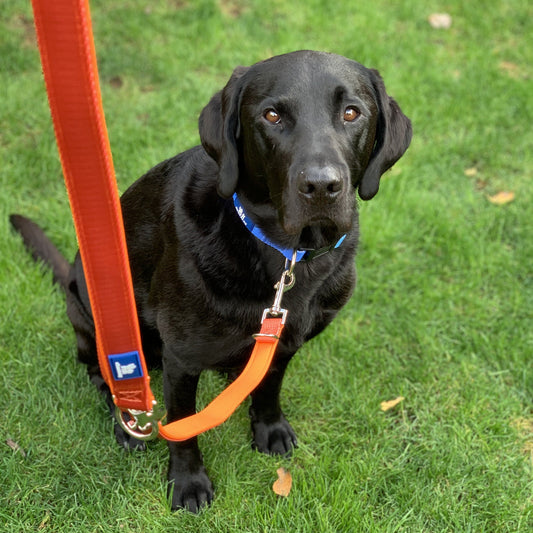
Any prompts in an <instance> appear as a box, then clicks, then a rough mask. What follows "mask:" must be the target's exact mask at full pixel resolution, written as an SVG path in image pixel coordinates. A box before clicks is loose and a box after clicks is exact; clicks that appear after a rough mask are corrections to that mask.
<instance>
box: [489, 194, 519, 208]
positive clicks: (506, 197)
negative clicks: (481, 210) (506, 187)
mask: <svg viewBox="0 0 533 533" xmlns="http://www.w3.org/2000/svg"><path fill="white" fill-rule="evenodd" d="M488 199H489V202H490V203H492V204H495V205H505V204H508V203H509V202H512V201H513V200H514V199H515V193H514V192H512V191H500V192H499V193H497V194H494V195H493V196H489V197H488Z"/></svg>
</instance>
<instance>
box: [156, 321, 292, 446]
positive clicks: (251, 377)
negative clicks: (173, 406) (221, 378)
mask: <svg viewBox="0 0 533 533" xmlns="http://www.w3.org/2000/svg"><path fill="white" fill-rule="evenodd" d="M283 325H284V319H282V318H266V319H265V320H264V321H263V325H262V327H261V331H260V332H259V333H258V334H257V335H255V346H254V349H253V351H252V355H251V356H250V359H249V360H248V364H247V365H246V367H245V369H244V370H243V371H242V373H241V375H240V376H239V377H238V378H237V379H236V380H235V381H234V382H233V383H232V384H231V385H229V386H228V387H227V388H226V389H225V390H223V391H222V392H221V393H220V394H219V395H218V396H217V397H216V398H215V399H214V400H213V401H212V402H211V403H210V404H209V405H208V406H207V407H205V408H204V409H203V410H202V411H200V412H199V413H196V414H194V415H191V416H188V417H187V418H182V419H181V420H176V421H175V422H171V423H169V424H167V425H166V426H162V425H161V424H160V425H159V434H160V435H161V436H162V437H163V438H165V439H167V440H172V441H182V440H187V439H190V438H191V437H195V436H196V435H199V434H200V433H203V432H204V431H206V430H208V429H211V428H213V427H215V426H218V425H219V424H222V422H224V421H225V420H227V419H228V418H229V416H230V415H231V414H232V413H233V411H235V409H237V407H238V406H239V405H240V404H241V403H242V402H243V401H244V400H245V399H246V397H247V396H248V395H249V394H250V392H251V391H252V390H254V389H255V388H256V387H257V385H259V383H260V382H261V380H262V379H263V377H264V376H265V374H266V373H267V371H268V369H269V367H270V363H271V362H272V358H273V357H274V353H275V351H276V347H277V344H278V340H279V336H280V335H281V331H282V329H283Z"/></svg>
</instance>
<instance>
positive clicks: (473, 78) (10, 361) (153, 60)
mask: <svg viewBox="0 0 533 533" xmlns="http://www.w3.org/2000/svg"><path fill="white" fill-rule="evenodd" d="M442 10H444V11H447V12H449V13H450V14H451V15H452V16H453V25H452V27H451V29H449V30H434V29H432V28H431V27H430V26H429V24H428V22H427V16H428V15H429V14H430V13H432V12H435V11H442ZM92 11H93V22H94V28H95V34H96V46H97V51H98V58H99V66H100V71H101V81H102V90H103V95H104V105H105V109H106V116H107V122H108V127H109V131H110V137H111V144H112V148H113V151H114V158H115V166H116V169H117V174H118V181H119V186H120V188H121V190H124V189H125V188H126V187H127V186H128V185H129V184H130V183H131V182H132V181H133V180H135V179H136V178H137V177H138V176H139V175H140V174H142V173H143V172H144V171H145V170H147V169H148V168H150V167H151V166H152V165H154V164H155V163H157V162H159V161H160V160H162V159H164V158H167V157H169V156H171V155H173V154H175V153H177V152H178V151H181V150H183V149H185V148H187V147H190V146H192V145H194V144H196V143H197V142H198V134H197V127H196V121H197V116H198V114H199V112H200V110H201V109H202V107H203V106H204V105H205V104H206V103H207V101H208V99H209V97H210V96H211V94H212V93H213V92H214V91H216V90H217V89H218V88H220V87H221V86H222V85H223V84H224V83H225V81H226V80H227V78H228V77H229V74H230V73H231V70H232V68H233V67H234V66H236V65H239V64H244V65H246V64H251V63H253V62H255V61H257V60H260V59H263V58H265V57H268V56H270V55H273V54H277V53H282V52H286V51H290V50H294V49H300V48H313V49H322V50H329V51H333V52H337V53H340V54H343V55H346V56H349V57H352V58H354V59H357V60H359V61H361V62H362V63H364V64H366V65H367V66H370V67H374V68H377V69H378V70H380V72H381V73H382V75H383V77H384V79H385V81H386V85H387V88H388V91H389V93H390V94H392V95H394V96H395V98H396V99H397V100H398V101H399V102H400V103H401V106H402V108H403V110H404V111H405V112H406V114H407V115H408V116H410V117H411V118H412V119H413V125H414V132H415V134H414V135H415V136H414V140H413V144H412V146H411V148H410V149H409V151H408V153H407V155H406V156H405V158H403V159H402V160H401V161H400V162H399V164H398V165H397V167H395V169H393V171H391V172H390V173H389V174H388V175H387V176H386V177H385V178H384V180H383V182H382V187H381V190H380V193H379V194H378V196H377V197H376V198H375V199H374V200H372V201H371V202H369V203H365V204H361V231H362V243H361V249H360V254H359V256H358V259H357V264H358V271H359V285H358V288H357V290H356V293H355V295H354V297H353V298H352V300H351V302H350V303H349V304H348V306H347V307H346V308H345V310H344V311H343V312H342V314H341V315H340V317H339V319H338V320H337V321H336V322H335V323H334V324H333V325H332V326H331V327H330V328H328V330H327V331H326V332H325V333H324V334H323V335H322V336H321V337H319V338H317V339H316V340H314V341H313V342H312V343H310V344H309V345H307V346H305V347H304V348H303V349H302V350H301V352H300V353H299V355H298V356H297V357H296V358H295V359H294V361H293V363H291V367H290V369H289V372H288V375H287V379H286V381H285V384H284V391H283V398H284V399H283V406H284V409H285V411H286V413H287V415H288V417H289V418H290V420H291V422H292V424H293V426H294V428H295V430H296V431H297V433H298V436H299V439H300V443H301V445H300V447H299V448H298V450H297V451H296V452H295V454H294V457H293V458H292V459H291V460H287V459H279V458H273V457H266V456H261V455H260V454H257V453H254V452H253V451H252V450H251V449H250V430H249V428H248V420H247V416H246V406H243V407H242V408H240V409H239V410H238V411H237V413H236V414H235V415H234V416H233V417H232V418H231V419H230V420H229V421H228V422H227V423H226V424H224V425H223V426H222V427H219V428H217V429H215V430H212V431H210V432H209V433H208V434H206V435H203V436H201V438H200V440H201V446H202V449H203V450H204V453H205V460H206V464H207V468H208V470H209V472H210V474H211V477H212V479H213V481H214V484H215V487H216V500H215V502H214V504H213V506H212V507H211V508H210V509H208V510H206V511H204V512H202V513H201V514H200V515H199V516H192V515H190V514H187V513H183V512H179V513H172V512H170V510H169V507H168V504H167V502H166V495H165V492H166V490H165V474H166V461H167V452H166V446H165V444H164V443H163V442H156V443H154V444H153V445H151V446H150V447H149V450H148V451H147V452H146V453H144V454H142V453H132V454H127V453H124V452H123V451H122V450H120V449H119V448H118V447H117V446H116V445H115V443H114V437H113V435H112V430H111V422H110V420H109V418H108V416H107V415H106V411H105V408H104V406H103V404H102V402H101V401H100V399H99V398H98V396H97V393H96V391H95V390H93V387H92V386H91V385H90V384H89V383H88V380H87V379H86V376H85V372H84V369H83V368H82V367H81V366H79V365H78V364H77V363H76V362H75V350H74V337H73V334H72V332H71V329H70V326H69V323H68V321H67V319H66V316H65V313H64V303H63V297H62V295H61V293H60V292H59V291H58V290H56V289H55V288H54V287H53V286H52V284H51V277H50V275H49V274H47V273H44V274H43V272H42V270H41V269H40V268H39V267H37V266H35V265H34V264H32V262H31V260H30V259H29V258H28V255H27V254H26V252H25V251H24V250H23V247H22V245H21V243H20V241H19V240H18V239H17V238H16V237H15V236H14V235H13V234H12V232H11V231H10V229H9V227H8V222H7V219H8V214H9V213H11V212H15V211H17V212H22V213H25V214H27V215H29V216H31V217H33V218H34V219H36V220H37V221H39V222H40V223H41V224H43V225H44V226H45V228H46V229H47V231H48V232H49V234H50V235H51V237H52V238H53V239H54V240H55V241H56V242H57V243H58V245H59V246H60V248H61V249H62V250H63V251H64V252H65V253H66V254H68V256H69V257H72V256H73V254H74V252H75V249H76V243H75V238H74V232H73V229H72V223H71V220H70V212H69V208H68V202H67V199H66V194H65V191H64V187H63V183H62V178H61V170H60V166H59V163H58V158H57V152H56V147H55V143H54V138H53V133H52V129H51V123H50V118H49V112H48V108H47V103H46V96H45V93H44V89H43V83H42V80H41V72H40V65H39V59H38V53H37V50H36V47H35V41H34V36H33V33H32V29H31V17H32V16H31V11H30V6H29V2H26V1H22V0H7V1H4V2H3V3H2V10H1V14H0V32H1V36H2V37H1V39H0V95H1V101H2V104H1V106H0V161H1V166H0V191H1V195H0V361H1V368H2V373H1V377H0V483H1V487H0V526H1V527H0V529H2V531H6V532H9V533H12V532H27V531H43V532H59V531H61V532H66V531H69V532H70V531H76V532H106V533H107V532H125V533H126V532H139V533H140V532H143V533H144V532H159V531H183V532H186V531H190V532H193V531H202V532H210V531H212V532H217V533H224V532H228V533H229V532H231V533H234V532H254V533H255V532H269V533H270V532H287V533H297V532H310V533H315V532H320V533H322V532H352V531H354V532H358V531H361V532H393V531H394V532H413V533H419V532H428V533H429V532H431V533H433V532H476V533H479V532H487V533H493V532H524V533H526V532H530V531H532V530H533V477H532V473H533V462H532V461H533V407H532V401H533V398H532V396H533V369H532V352H533V207H532V206H533V197H532V196H533V195H532V187H531V181H532V178H533V176H532V170H533V160H532V152H533V150H532V149H531V147H532V146H533V128H532V127H531V124H532V121H533V98H532V95H533V82H532V76H533V67H532V65H533V48H532V47H531V46H530V44H528V43H530V42H531V41H530V39H531V35H532V34H533V22H532V21H533V7H532V5H531V3H530V2H529V1H528V0H507V1H506V2H504V1H502V0H499V1H495V2H492V3H491V4H490V9H489V8H488V7H487V4H486V3H485V2H482V1H480V0H473V1H471V2H466V3H465V2H459V1H457V0H449V1H448V2H446V3H445V4H441V3H437V2H422V1H421V0H413V1H412V2H386V1H384V0H376V1H375V2H351V1H348V0H337V1H335V2H330V1H323V0H313V1H304V0H297V1H295V2H285V1H281V0H274V1H272V2H264V1H263V0H250V1H245V0H219V1H215V0H195V1H193V0H189V1H180V0H172V1H171V0H168V1H155V2H141V1H140V0H128V1H121V2H105V1H103V0H94V1H93V2H92ZM471 168H475V169H476V174H475V175H474V176H470V177H469V176H467V175H465V170H466V169H471ZM501 190H510V191H513V192H514V193H515V194H516V198H515V200H514V201H513V202H512V203H510V204H508V205H504V206H495V205H493V204H492V203H490V202H489V201H488V196H490V195H493V194H495V193H497V192H499V191H501ZM236 290H238V288H237V287H236ZM294 312H297V310H294ZM153 381H154V384H155V389H156V390H157V391H158V393H159V394H160V388H161V375H160V374H159V373H154V376H153ZM220 387H221V381H220V380H219V379H218V377H216V376H213V375H208V376H205V378H203V379H202V387H201V394H202V397H203V399H204V400H203V401H205V400H206V399H207V398H210V397H212V396H213V395H214V394H215V393H216V392H217V391H218V390H220ZM399 395H401V396H404V397H405V400H404V401H403V402H402V403H401V404H400V405H399V406H398V407H397V408H395V409H393V410H392V411H390V412H388V413H383V412H381V411H380V402H381V401H383V400H389V399H391V398H395V397H397V396H399ZM8 439H10V441H12V443H13V442H14V443H16V444H18V445H19V446H20V448H21V450H22V451H23V452H24V453H22V452H21V451H20V450H19V451H14V450H13V449H12V448H11V447H9V446H8V445H7V444H6V441H7V440H8ZM280 465H283V466H285V467H286V468H288V469H289V470H290V471H291V473H292V476H293V479H294V482H293V488H292V491H291V493H290V495H289V497H288V498H286V499H280V498H279V497H277V496H275V495H274V493H273V492H272V490H271V485H272V483H273V482H274V480H275V477H276V469H277V468H278V467H279V466H280Z"/></svg>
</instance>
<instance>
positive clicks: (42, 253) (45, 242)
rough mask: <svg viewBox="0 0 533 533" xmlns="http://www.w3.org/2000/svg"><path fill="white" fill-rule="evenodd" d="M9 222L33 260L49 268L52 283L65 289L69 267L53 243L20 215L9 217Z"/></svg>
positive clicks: (33, 224) (33, 223) (32, 223)
mask: <svg viewBox="0 0 533 533" xmlns="http://www.w3.org/2000/svg"><path fill="white" fill-rule="evenodd" d="M9 220H10V222H11V225H12V226H13V227H14V228H15V230H16V231H18V233H20V235H21V236H22V240H23V241H24V245H25V246H26V248H27V249H28V250H29V251H30V252H31V255H32V257H33V259H34V260H35V261H37V262H39V261H42V262H43V263H44V264H45V265H46V266H47V267H49V268H51V269H52V272H53V275H54V281H55V282H56V283H58V284H59V285H60V286H61V287H63V289H66V287H67V283H68V275H69V271H70V266H71V265H70V263H69V262H68V261H67V260H66V259H65V257H64V256H63V255H62V254H61V252H60V251H59V250H58V249H57V248H56V247H55V245H54V243H53V242H52V241H51V240H50V239H49V238H48V237H47V236H46V234H45V233H44V231H43V230H42V229H41V228H40V227H39V226H38V225H37V224H35V222H33V221H31V220H30V219H29V218H26V217H24V216H22V215H11V216H10V217H9Z"/></svg>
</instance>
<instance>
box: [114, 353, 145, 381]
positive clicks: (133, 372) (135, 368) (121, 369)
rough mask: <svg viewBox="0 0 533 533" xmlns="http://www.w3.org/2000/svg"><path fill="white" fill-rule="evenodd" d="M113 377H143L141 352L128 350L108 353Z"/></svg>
mask: <svg viewBox="0 0 533 533" xmlns="http://www.w3.org/2000/svg"><path fill="white" fill-rule="evenodd" d="M107 359H108V360H109V364H110V366H111V372H113V377H114V378H115V380H117V381H121V380H124V379H133V378H142V377H143V369H142V366H141V359H140V357H139V352H126V353H119V354H114V355H108V356H107Z"/></svg>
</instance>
